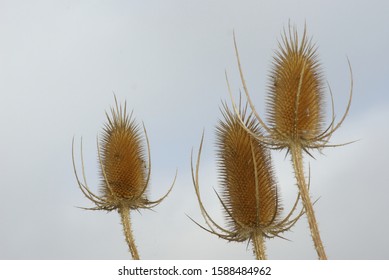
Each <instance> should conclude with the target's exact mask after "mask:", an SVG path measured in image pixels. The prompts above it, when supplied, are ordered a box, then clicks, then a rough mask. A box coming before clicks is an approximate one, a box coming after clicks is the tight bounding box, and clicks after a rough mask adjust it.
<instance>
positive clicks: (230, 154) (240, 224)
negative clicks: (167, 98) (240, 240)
mask: <svg viewBox="0 0 389 280" xmlns="http://www.w3.org/2000/svg"><path fill="white" fill-rule="evenodd" d="M222 113H223V116H224V120H220V121H219V125H218V126H217V128H216V129H217V144H216V145H217V157H218V165H219V181H220V184H221V189H222V199H223V201H224V204H225V206H226V209H225V211H226V215H227V218H228V220H229V222H230V224H231V226H232V227H231V230H232V231H236V232H240V235H242V237H244V236H245V235H247V236H245V237H246V238H248V237H250V236H251V232H252V231H255V230H256V229H264V231H266V228H267V227H269V226H271V225H272V224H275V223H276V222H277V220H278V218H279V212H280V210H281V209H280V204H279V198H278V195H277V188H276V182H275V179H274V176H273V170H272V167H271V162H270V154H269V152H268V150H267V149H266V148H265V147H264V146H263V145H261V144H260V143H259V142H258V140H256V139H255V138H254V137H252V136H251V135H250V134H249V133H248V132H247V131H246V130H245V129H244V128H243V127H242V126H241V125H240V123H239V120H238V119H237V117H236V115H234V114H233V113H232V112H231V111H230V110H229V109H228V108H227V106H225V105H224V110H223V111H222ZM241 116H242V118H243V120H245V124H246V126H247V128H248V129H250V130H251V131H253V132H254V133H258V134H260V129H259V126H258V123H257V122H256V121H255V119H254V118H252V117H251V116H248V117H247V118H246V112H245V111H244V112H242V113H241Z"/></svg>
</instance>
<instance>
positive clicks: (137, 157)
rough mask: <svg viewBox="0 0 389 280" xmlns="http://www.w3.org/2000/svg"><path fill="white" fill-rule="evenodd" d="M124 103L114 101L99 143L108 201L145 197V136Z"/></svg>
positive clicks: (104, 188)
mask: <svg viewBox="0 0 389 280" xmlns="http://www.w3.org/2000/svg"><path fill="white" fill-rule="evenodd" d="M131 117H132V115H131V116H128V115H127V112H126V106H124V108H122V107H121V106H118V105H117V104H116V108H115V109H111V116H109V115H108V114H107V120H108V122H107V123H106V125H105V128H104V131H103V135H102V140H101V143H100V147H101V155H100V160H101V166H100V167H101V178H102V180H101V182H102V183H101V184H102V186H101V191H102V193H103V196H104V197H105V199H106V200H107V201H109V200H119V201H120V200H122V201H128V202H130V204H137V201H136V200H139V199H145V197H144V191H145V189H146V185H147V173H148V170H147V165H146V157H145V147H144V144H143V142H144V139H143V137H142V135H141V131H140V128H139V126H138V125H137V124H136V123H135V120H134V119H132V118H131Z"/></svg>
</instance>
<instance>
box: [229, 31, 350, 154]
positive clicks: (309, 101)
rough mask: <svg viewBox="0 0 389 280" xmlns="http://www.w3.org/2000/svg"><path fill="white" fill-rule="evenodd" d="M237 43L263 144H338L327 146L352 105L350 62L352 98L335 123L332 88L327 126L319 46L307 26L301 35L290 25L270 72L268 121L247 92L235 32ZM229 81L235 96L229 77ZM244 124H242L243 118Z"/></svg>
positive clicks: (310, 147) (306, 149) (273, 146)
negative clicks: (318, 53) (313, 40)
mask: <svg viewBox="0 0 389 280" xmlns="http://www.w3.org/2000/svg"><path fill="white" fill-rule="evenodd" d="M234 44H235V51H236V56H237V60H238V67H239V72H240V77H241V80H242V84H243V88H244V92H245V95H246V97H247V100H248V102H249V104H250V108H251V109H252V110H253V114H254V115H255V117H256V119H257V120H258V122H259V123H260V126H261V127H262V128H263V129H264V130H265V132H266V134H267V135H266V136H263V135H257V138H258V139H261V141H262V143H264V144H267V145H268V146H270V147H272V148H276V149H282V148H288V149H289V147H290V146H292V145H295V146H299V147H301V148H302V149H304V150H305V151H306V152H308V150H309V149H314V148H319V149H321V148H324V147H335V146H339V145H328V142H329V140H330V138H331V136H332V135H333V133H334V132H335V131H336V130H337V129H338V128H339V127H340V126H341V124H342V123H343V121H344V120H345V118H346V116H347V114H348V112H349V109H350V106H351V100H352V89H353V79H352V70H351V66H350V62H349V69H350V74H351V82H350V83H351V87H350V98H349V102H348V104H347V107H346V110H345V113H344V115H343V117H342V118H341V120H340V121H339V122H338V123H337V124H336V125H335V115H334V102H333V98H332V92H331V88H330V87H329V92H330V94H331V105H332V120H331V123H330V125H329V126H328V127H327V128H324V119H325V113H324V111H325V104H324V78H323V73H322V71H321V66H320V63H319V60H318V56H317V52H316V50H317V48H316V47H315V45H314V44H313V43H312V39H310V38H308V35H307V31H306V27H304V32H303V34H302V36H301V38H300V36H299V35H298V32H297V30H296V28H294V27H291V25H290V24H289V29H288V31H286V30H284V32H283V35H282V40H281V42H280V43H279V50H278V51H276V53H275V56H274V60H273V67H272V70H271V72H270V75H269V78H270V81H269V84H268V95H267V116H268V124H265V122H264V121H263V120H262V118H261V117H260V116H259V114H258V113H257V111H256V110H255V107H254V104H253V102H252V101H251V98H250V95H249V93H248V89H247V85H246V82H245V79H244V75H243V70H242V66H241V63H240V58H239V53H238V48H237V44H236V40H235V35H234ZM227 84H228V88H229V91H230V95H231V98H232V93H231V90H230V86H229V83H228V78H227ZM234 110H235V112H237V110H238V109H237V108H236V105H235V104H234ZM241 124H243V122H242V120H241ZM341 145H342V144H341Z"/></svg>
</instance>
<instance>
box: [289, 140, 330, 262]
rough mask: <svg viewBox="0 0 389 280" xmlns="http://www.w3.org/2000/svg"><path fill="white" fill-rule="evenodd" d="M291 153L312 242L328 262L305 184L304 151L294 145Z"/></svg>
mask: <svg viewBox="0 0 389 280" xmlns="http://www.w3.org/2000/svg"><path fill="white" fill-rule="evenodd" d="M290 152H291V155H292V162H293V168H294V172H295V176H296V180H297V185H298V187H299V191H300V195H301V199H302V201H303V205H304V209H305V213H306V215H307V219H308V224H309V228H310V230H311V236H312V240H313V243H314V245H315V249H316V252H317V254H318V256H319V259H320V260H326V259H327V256H326V252H325V250H324V246H323V243H322V241H321V238H320V233H319V228H318V226H317V222H316V217H315V212H314V211H313V206H312V202H311V198H310V196H309V190H308V187H307V184H306V182H305V177H304V169H303V157H302V149H301V147H300V146H299V145H293V146H291V147H290Z"/></svg>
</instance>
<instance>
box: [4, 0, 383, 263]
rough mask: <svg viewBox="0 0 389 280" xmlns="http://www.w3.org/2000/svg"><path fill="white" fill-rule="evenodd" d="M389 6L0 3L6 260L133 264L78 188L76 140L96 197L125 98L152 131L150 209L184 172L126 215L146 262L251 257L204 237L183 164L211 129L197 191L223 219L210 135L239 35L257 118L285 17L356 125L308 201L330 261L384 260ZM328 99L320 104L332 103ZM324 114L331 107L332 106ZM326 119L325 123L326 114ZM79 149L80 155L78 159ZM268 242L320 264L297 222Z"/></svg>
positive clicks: (284, 188) (314, 179)
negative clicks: (105, 140)
mask: <svg viewBox="0 0 389 280" xmlns="http://www.w3.org/2000/svg"><path fill="white" fill-rule="evenodd" d="M388 14H389V3H388V2H386V1H378V0H377V1H373V0H369V1H351V0H350V1H333V0H331V1H274V0H273V1H226V0H223V1H185V0H175V1H174V0H171V1H129V0H125V1H49V0H46V1H44V0H41V1H15V0H13V1H6V0H1V1H0V128H1V137H0V170H1V171H0V174H1V175H0V201H1V202H0V259H127V258H130V254H129V253H128V249H127V246H126V243H125V241H124V237H123V234H122V229H121V225H120V219H119V216H118V214H117V213H116V212H111V213H106V212H103V211H95V212H92V211H85V210H81V209H79V208H76V206H83V207H89V206H93V205H92V204H91V203H90V202H89V201H88V200H87V199H86V198H85V197H84V196H83V195H82V193H81V191H80V190H79V189H78V187H77V184H76V181H75V177H74V174H73V170H72V163H71V143H72V137H73V136H74V137H75V139H76V147H77V148H79V144H80V138H81V137H83V143H84V158H85V166H86V173H87V179H88V183H89V185H90V187H91V188H92V189H93V190H96V191H97V189H98V183H99V177H98V165H97V149H96V136H97V135H98V134H99V133H101V131H102V127H103V125H104V122H105V111H108V110H109V108H110V107H111V106H112V105H113V104H114V98H113V92H114V93H115V94H116V96H117V98H118V100H119V101H120V102H124V100H126V101H127V105H128V107H129V108H130V109H131V110H133V111H134V116H135V117H136V119H137V120H138V121H139V122H140V121H143V122H144V123H145V126H146V128H147V130H148V134H149V138H150V144H151V154H152V174H151V183H150V189H149V196H150V198H151V199H156V198H159V197H160V196H161V195H162V194H164V193H165V192H166V190H167V188H168V187H169V185H170V184H171V182H172V180H173V178H174V174H175V170H176V169H178V177H177V182H176V185H175V187H174V189H173V191H172V193H171V194H170V195H169V197H168V198H167V199H166V200H165V201H164V202H163V203H161V204H160V205H159V206H158V207H156V208H155V209H154V210H155V211H141V212H140V213H137V212H133V213H132V214H131V216H132V218H133V229H134V234H135V240H136V243H137V245H138V249H139V254H140V257H141V258H143V259H253V258H254V256H253V254H252V250H251V245H250V246H248V247H247V244H246V243H228V242H226V241H225V240H222V239H218V238H217V237H215V236H213V235H210V234H208V233H207V232H205V231H203V230H202V229H200V228H199V227H197V226H196V225H195V224H194V223H193V222H191V221H190V220H189V219H188V218H187V216H186V214H187V215H189V216H191V217H192V218H194V219H195V220H197V221H198V222H200V223H203V219H202V217H201V214H200V210H199V207H198V204H197V201H196V197H195V193H194V189H193V185H192V182H191V176H190V153H191V149H192V148H195V150H196V149H197V148H198V146H199V142H200V138H201V133H202V130H203V129H205V142H204V151H203V156H202V165H201V170H200V186H201V191H202V196H203V198H204V203H205V205H206V207H207V209H208V210H209V212H210V213H211V214H212V216H214V217H215V219H216V220H217V221H219V222H220V223H221V224H223V213H222V207H221V206H220V204H219V203H218V200H217V198H216V196H215V194H214V193H213V190H212V187H215V188H216V189H217V188H218V184H217V173H216V161H215V141H214V140H215V129H214V128H215V124H216V123H217V121H218V119H219V118H220V117H221V114H220V111H219V106H220V105H221V100H228V98H229V97H228V92H227V87H226V83H225V77H224V71H225V70H227V72H228V74H229V77H230V82H231V85H232V90H233V92H234V94H236V96H237V95H238V93H239V89H240V88H241V87H242V86H241V83H240V80H239V76H238V72H237V65H236V60H235V54H234V49H233V40H232V31H233V30H235V33H236V37H237V41H238V45H239V50H240V55H241V60H242V64H243V67H244V71H245V74H246V80H247V84H248V87H249V90H250V92H251V95H252V98H253V100H254V102H255V104H256V106H257V108H258V110H259V112H260V114H262V115H264V114H263V109H264V108H265V107H264V103H265V97H266V86H267V82H268V81H267V75H268V73H269V70H270V66H271V61H272V55H273V54H274V50H275V49H276V48H277V40H279V39H280V34H281V32H282V29H283V28H284V27H287V25H288V22H289V20H290V22H291V23H292V24H294V25H295V26H296V27H297V28H298V30H300V31H302V30H303V27H304V23H306V25H307V30H308V33H309V35H310V36H311V37H313V41H314V42H316V44H317V46H318V47H319V48H318V55H319V59H320V61H321V63H322V67H323V72H324V74H325V77H326V79H327V80H328V82H329V83H330V84H331V88H332V91H333V93H334V99H335V106H336V115H337V117H338V119H339V117H340V116H341V115H342V113H343V112H344V108H345V107H346V104H347V98H348V92H349V88H350V73H349V71H348V64H347V57H348V58H349V59H350V61H351V65H352V69H353V72H354V99H353V103H352V107H351V111H350V114H349V116H348V118H347V119H346V121H345V122H344V124H343V126H342V127H341V128H340V129H339V130H338V131H337V132H336V134H335V135H334V137H333V138H332V139H331V142H332V143H334V144H336V143H344V142H347V141H352V140H359V141H358V142H356V143H353V144H351V145H348V146H344V147H339V148H334V149H331V148H328V149H326V150H324V151H323V152H324V155H321V154H319V153H315V154H314V155H315V157H316V160H313V159H310V158H308V157H306V158H305V162H306V164H308V162H309V163H310V166H311V193H312V198H314V199H316V198H318V197H320V200H319V202H318V203H317V204H316V205H315V210H316V215H317V220H318V221H319V228H320V231H321V235H322V240H323V243H324V245H325V247H326V250H327V255H328V257H329V258H330V259H389V245H388V242H387V236H388V235H389V219H388V218H387V216H388V214H389V204H388V201H389V162H388V161H389V147H388V145H387V144H385V143H387V139H388V138H389V126H388V120H389V110H388V108H389V94H388V79H389V53H388V50H389V18H388V16H387V15H388ZM327 96H328V95H327ZM327 109H329V108H327ZM327 113H328V114H327V115H328V116H329V115H330V112H329V110H327ZM327 120H328V118H327ZM77 152H79V150H77ZM272 155H273V163H274V166H275V170H276V175H277V180H278V185H279V188H280V192H281V196H282V201H283V204H284V206H285V207H286V208H287V206H288V205H290V204H291V203H292V201H293V199H294V197H295V195H296V192H297V188H296V186H295V182H294V178H293V174H292V171H291V167H290V165H291V163H290V158H289V157H287V158H286V159H285V154H284V152H273V153H272ZM284 237H286V238H288V239H290V240H291V241H285V240H281V239H275V240H270V241H267V242H266V245H267V249H268V257H269V259H316V252H315V250H314V248H313V245H312V241H311V238H310V235H309V228H308V223H307V221H306V218H305V217H303V218H302V219H301V220H300V221H299V222H298V223H297V225H296V226H295V227H294V228H293V230H292V231H291V232H288V233H286V234H285V235H284Z"/></svg>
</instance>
